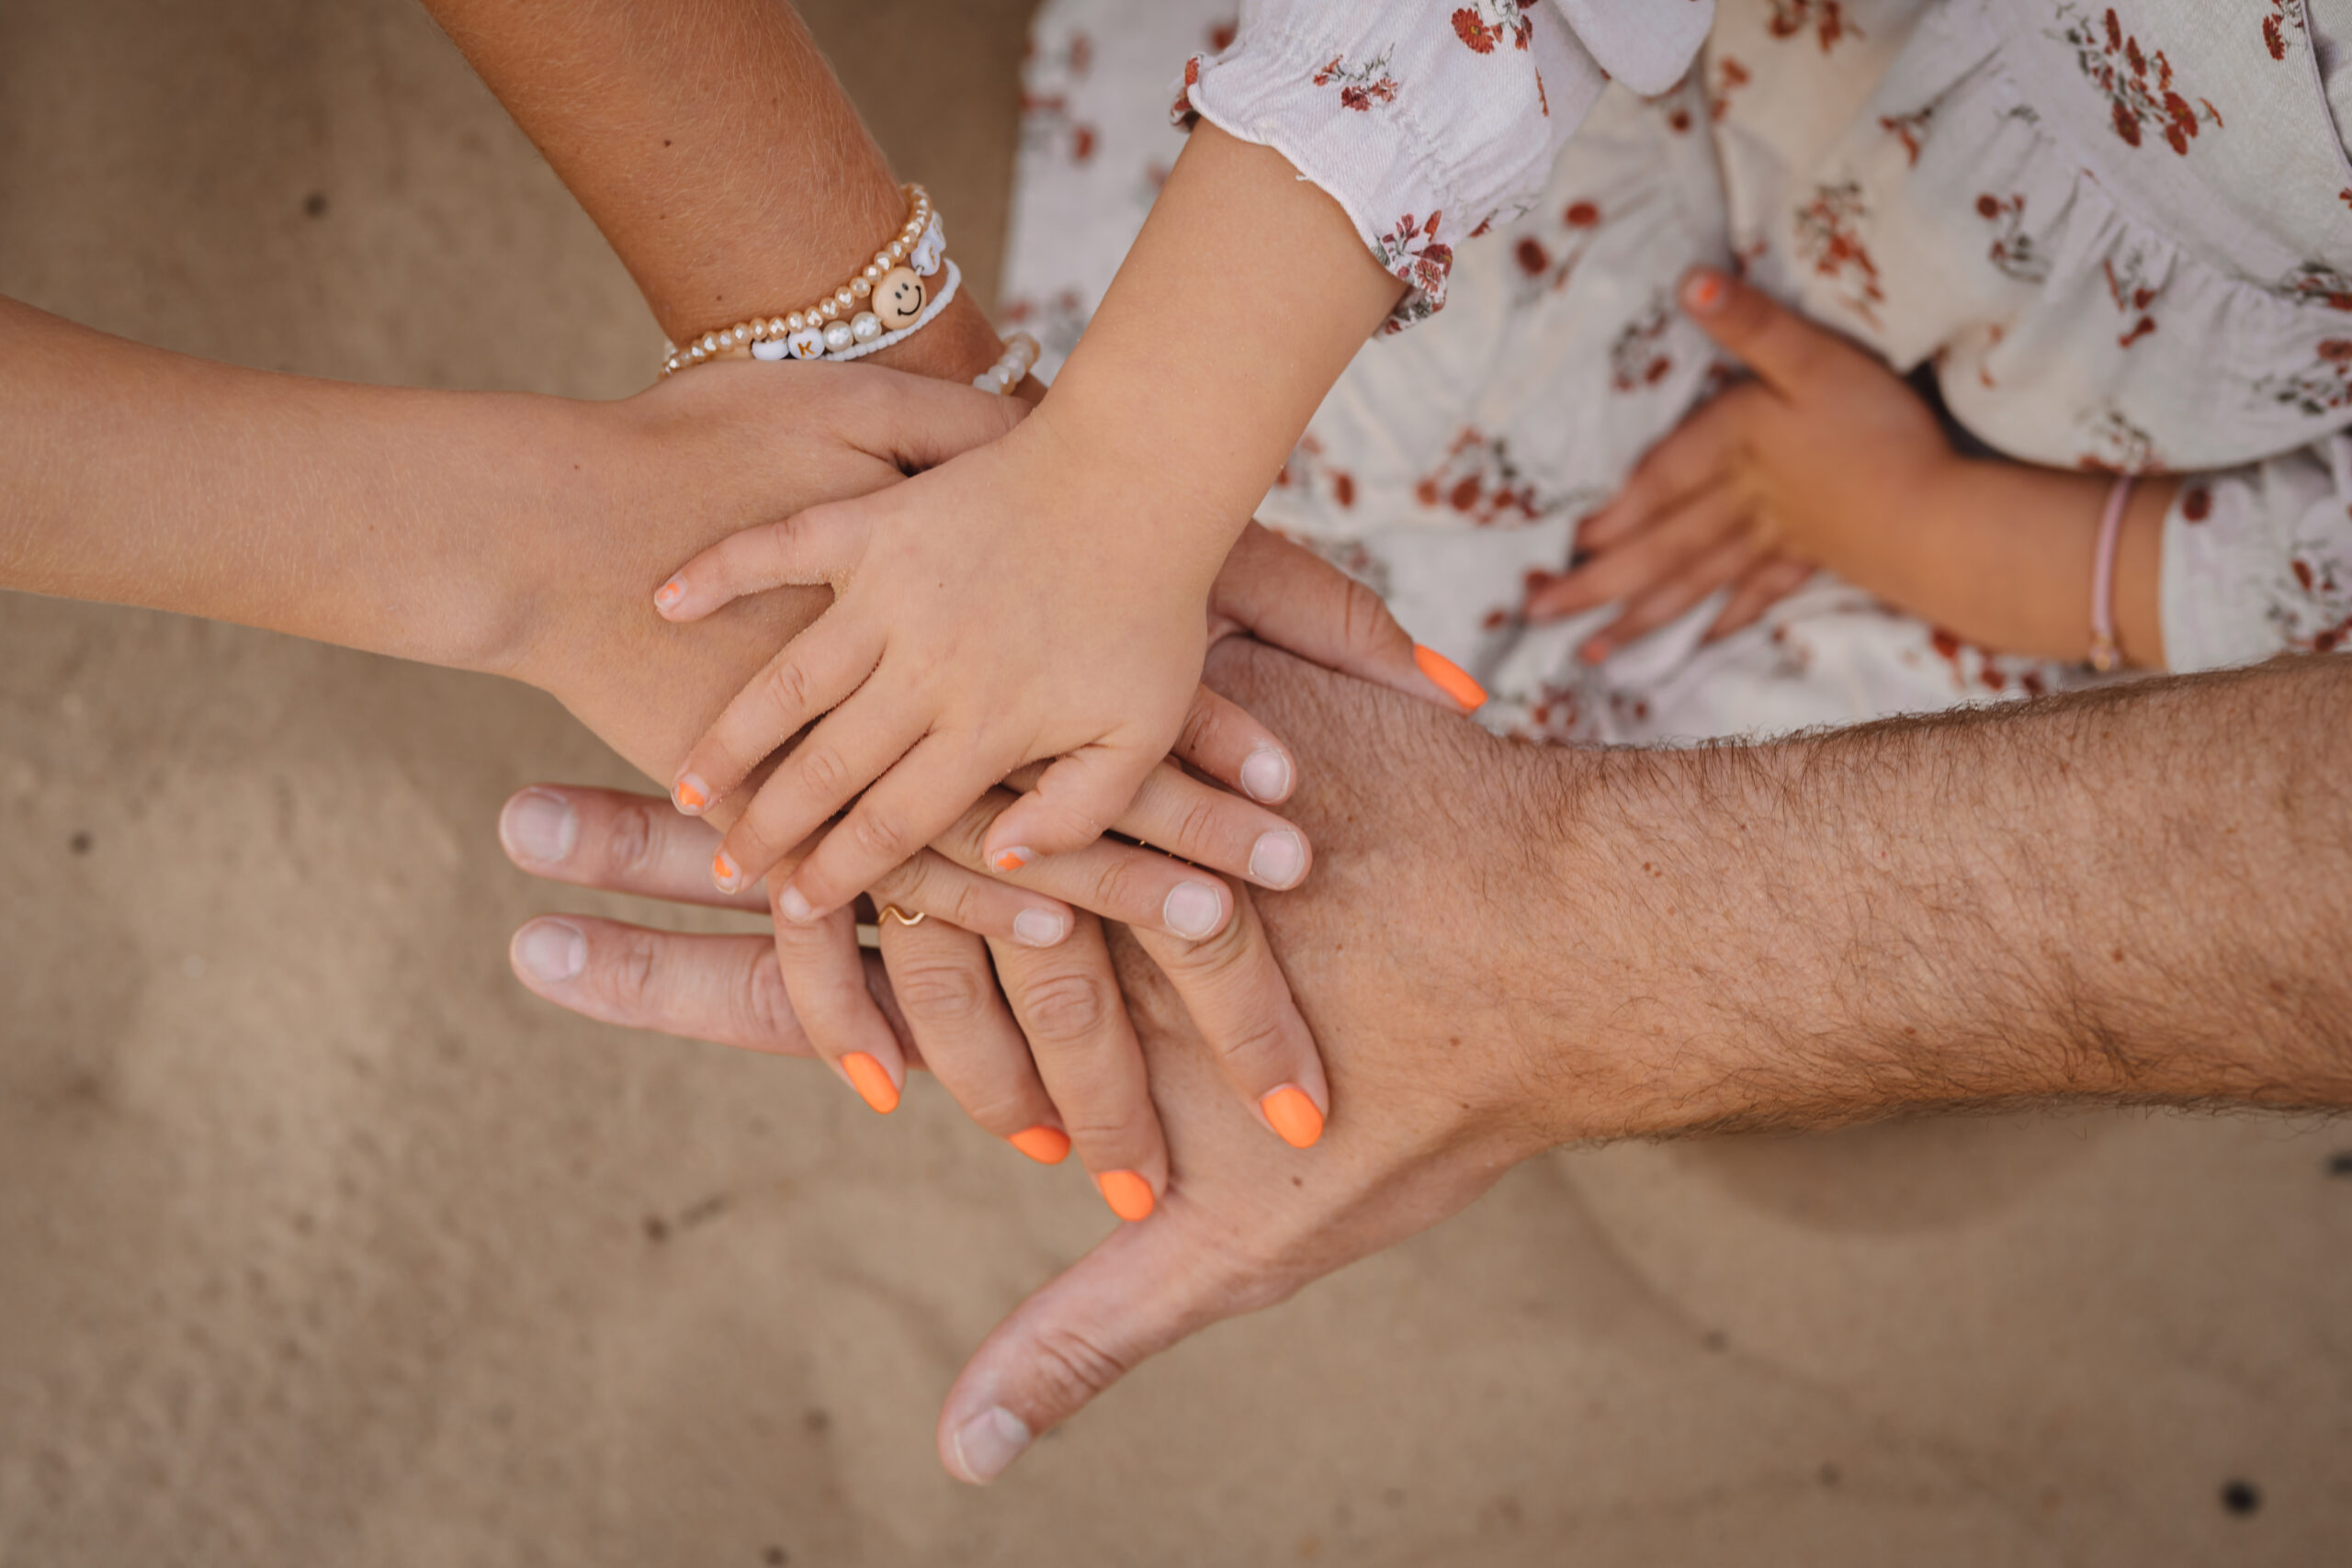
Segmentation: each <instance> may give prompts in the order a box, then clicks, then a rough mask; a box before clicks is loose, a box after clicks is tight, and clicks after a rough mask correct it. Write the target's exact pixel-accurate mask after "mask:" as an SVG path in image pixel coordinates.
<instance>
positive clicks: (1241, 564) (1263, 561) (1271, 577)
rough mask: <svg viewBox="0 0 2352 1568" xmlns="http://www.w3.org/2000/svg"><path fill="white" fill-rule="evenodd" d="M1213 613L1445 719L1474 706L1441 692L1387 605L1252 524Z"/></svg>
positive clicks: (1222, 575) (1220, 581)
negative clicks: (1433, 705)
mask: <svg viewBox="0 0 2352 1568" xmlns="http://www.w3.org/2000/svg"><path fill="white" fill-rule="evenodd" d="M1209 608H1210V611H1211V613H1212V614H1214V615H1216V616H1217V617H1219V618H1220V619H1222V620H1226V621H1229V622H1231V623H1232V625H1233V627H1234V628H1235V629H1238V630H1241V631H1245V632H1248V633H1249V634H1250V636H1252V637H1256V638H1257V639H1258V640H1259V641H1260V642H1263V643H1271V644H1272V645H1273V646H1274V647H1276V648H1279V649H1283V650H1284V651H1285V652H1289V653H1295V654H1296V655H1298V656H1299V657H1300V658H1301V659H1304V660H1307V661H1308V662H1309V663H1313V664H1320V665H1322V666H1323V667H1324V668H1325V669H1327V670H1336V671H1340V673H1341V674H1343V675H1353V676H1355V677H1356V678H1357V679H1358V680H1361V681H1370V682H1373V683H1374V684H1375V685H1381V686H1386V687H1388V688H1389V689H1390V690H1392V691H1397V692H1402V693H1403V694H1405V695H1407V696H1408V697H1419V698H1420V699H1421V700H1422V701H1423V702H1437V703H1438V704H1439V705H1441V706H1442V707H1443V708H1445V709H1446V711H1447V712H1449V713H1452V712H1458V711H1459V710H1460V707H1461V706H1462V705H1465V704H1466V705H1469V706H1476V704H1475V703H1468V702H1467V699H1466V698H1464V697H1461V696H1458V695H1456V694H1455V691H1454V689H1453V688H1452V687H1448V686H1444V685H1440V684H1439V683H1438V682H1436V680H1434V679H1433V678H1432V677H1431V676H1430V674H1429V673H1428V672H1427V669H1428V667H1427V666H1426V664H1424V663H1423V662H1422V661H1421V660H1420V659H1419V657H1417V655H1418V649H1416V648H1415V646H1414V643H1413V638H1412V637H1411V635H1410V634H1409V633H1408V632H1407V631H1406V630H1405V628H1404V627H1403V626H1400V625H1398V624H1397V617H1396V616H1394V615H1390V614H1389V613H1388V605H1387V603H1386V602H1385V600H1383V599H1382V598H1381V597H1380V595H1379V594H1377V593H1374V592H1373V591H1372V590H1371V589H1370V588H1367V587H1365V586H1364V585H1363V583H1361V582H1359V581H1356V580H1355V579H1354V578H1352V577H1350V576H1349V575H1348V574H1347V573H1346V572H1344V571H1341V570H1340V569H1339V568H1338V567H1336V566H1333V565H1332V564H1331V563H1330V562H1329V561H1327V560H1325V559H1324V558H1322V557H1321V556H1318V555H1317V554H1316V553H1315V552H1314V551H1313V550H1310V549H1308V548H1306V547H1305V546H1303V545H1295V544H1293V543H1292V542H1291V541H1289V540H1288V539H1285V538H1283V537H1282V536H1280V535H1278V534H1275V533H1273V532H1272V531H1271V530H1270V529H1268V528H1266V527H1264V526H1263V525H1260V524H1256V523H1252V524H1250V526H1249V527H1247V528H1245V529H1243V530H1242V532H1241V537H1240V538H1239V539H1238V540H1237V541H1236V542H1235V544H1234V547H1233V553H1232V554H1230V555H1228V556H1227V557H1226V558H1225V566H1224V569H1223V570H1221V571H1219V572H1218V573H1217V580H1216V588H1215V589H1214V590H1212V591H1211V592H1210V595H1209Z"/></svg>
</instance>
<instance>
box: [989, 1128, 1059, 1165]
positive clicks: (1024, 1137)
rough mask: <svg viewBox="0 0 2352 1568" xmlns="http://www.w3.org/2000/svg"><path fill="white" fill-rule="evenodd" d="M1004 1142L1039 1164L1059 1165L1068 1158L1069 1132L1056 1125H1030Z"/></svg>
mask: <svg viewBox="0 0 2352 1568" xmlns="http://www.w3.org/2000/svg"><path fill="white" fill-rule="evenodd" d="M1005 1142H1006V1143H1008V1144H1011V1145H1012V1146H1013V1147H1014V1148H1016V1149H1019V1150H1020V1151H1021V1152H1022V1153H1023V1154H1024V1155H1027V1156H1029V1157H1030V1158H1031V1159H1034V1160H1035V1161H1036V1162H1037V1163H1038V1164H1039V1165H1059V1164H1061V1163H1062V1161H1064V1160H1066V1159H1068V1158H1069V1134H1068V1133H1065V1132H1063V1131H1062V1130H1061V1129H1060V1128H1058V1127H1031V1128H1029V1129H1028V1130H1026V1131H1025V1132H1020V1133H1015V1134H1012V1136H1011V1137H1009V1138H1007V1139H1005Z"/></svg>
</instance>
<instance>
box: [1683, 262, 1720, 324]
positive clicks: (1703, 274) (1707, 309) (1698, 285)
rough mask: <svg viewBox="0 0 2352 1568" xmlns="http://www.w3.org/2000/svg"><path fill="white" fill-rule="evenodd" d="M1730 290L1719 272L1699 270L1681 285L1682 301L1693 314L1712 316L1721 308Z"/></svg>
mask: <svg viewBox="0 0 2352 1568" xmlns="http://www.w3.org/2000/svg"><path fill="white" fill-rule="evenodd" d="M1730 292H1731V288H1730V286H1729V285H1728V284H1726V283H1724V277H1723V274H1721V273H1719V272H1707V271H1703V270H1702V271H1699V272H1694V273H1692V274H1691V278H1690V281H1689V282H1687V283H1685V284H1684V285H1683V286H1682V303H1683V306H1684V308H1685V309H1687V310H1690V312H1691V314H1692V315H1694V316H1712V315H1713V314H1714V313H1715V312H1716V311H1717V310H1721V309H1722V308H1723V303H1724V296H1725V295H1727V294H1728V293H1730Z"/></svg>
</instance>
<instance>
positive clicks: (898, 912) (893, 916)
mask: <svg viewBox="0 0 2352 1568" xmlns="http://www.w3.org/2000/svg"><path fill="white" fill-rule="evenodd" d="M930 918H931V917H930V916H929V915H910V914H908V913H907V912H906V911H905V910H904V909H901V908H899V907H898V906H897V905H896V904H885V905H883V906H882V912H881V913H880V914H879V915H876V917H875V918H874V923H875V924H876V926H886V925H888V924H889V923H890V922H891V921H892V920H896V921H898V922H899V924H900V925H902V926H919V925H921V924H922V923H923V921H925V920H927V919H930Z"/></svg>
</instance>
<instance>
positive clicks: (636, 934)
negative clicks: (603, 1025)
mask: <svg viewBox="0 0 2352 1568" xmlns="http://www.w3.org/2000/svg"><path fill="white" fill-rule="evenodd" d="M619 935H620V940H619V943H618V951H617V952H616V953H613V954H612V957H611V960H610V962H609V963H608V964H606V965H605V968H604V971H603V972H604V975H605V998H606V999H607V1000H608V1001H609V1002H610V1003H611V1004H612V1006H613V1007H614V1008H615V1009H616V1010H617V1011H619V1012H620V1013H622V1014H624V1015H626V1016H627V1017H629V1018H642V1017H644V1016H646V1015H647V1014H648V1013H649V1012H650V1011H651V1010H652V1006H653V1001H654V997H655V994H656V992H657V990H658V989H659V987H660V985H661V979H662V966H661V964H660V963H659V962H658V961H657V960H656V958H655V956H654V952H653V938H652V935H651V933H650V932H647V931H623V932H621V933H619Z"/></svg>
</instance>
